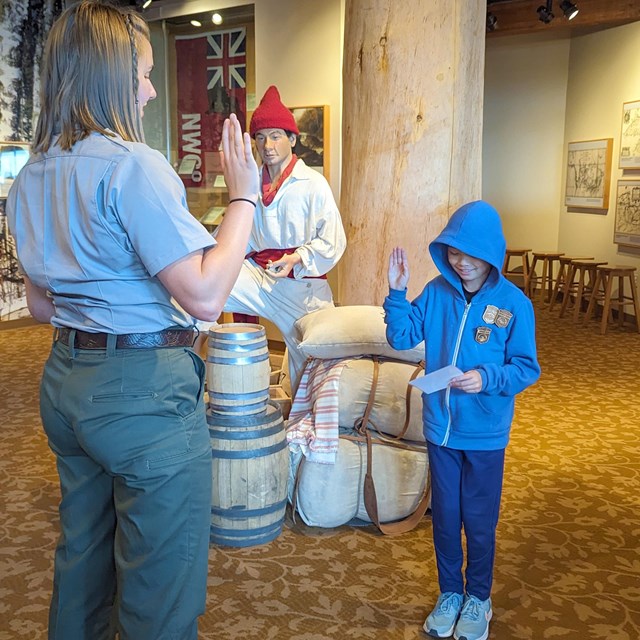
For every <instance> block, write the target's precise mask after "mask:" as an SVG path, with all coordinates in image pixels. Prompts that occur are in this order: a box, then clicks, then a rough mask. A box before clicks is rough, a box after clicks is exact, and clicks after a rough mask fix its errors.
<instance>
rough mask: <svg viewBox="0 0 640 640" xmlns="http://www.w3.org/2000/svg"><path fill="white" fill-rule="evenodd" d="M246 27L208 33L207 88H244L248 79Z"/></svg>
mask: <svg viewBox="0 0 640 640" xmlns="http://www.w3.org/2000/svg"><path fill="white" fill-rule="evenodd" d="M246 44H247V34H246V30H245V28H244V27H240V28H237V29H229V30H228V31H216V32H215V33H210V34H209V35H207V89H209V90H210V89H215V88H216V87H220V88H223V87H224V88H225V89H227V91H228V90H231V89H244V88H245V86H246V80H247V75H246V74H247V57H246Z"/></svg>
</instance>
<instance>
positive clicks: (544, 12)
mask: <svg viewBox="0 0 640 640" xmlns="http://www.w3.org/2000/svg"><path fill="white" fill-rule="evenodd" d="M552 4H553V0H547V4H546V6H545V5H540V6H539V7H538V20H540V22H544V23H545V24H549V23H550V22H551V21H552V20H553V12H552V11H551V5H552Z"/></svg>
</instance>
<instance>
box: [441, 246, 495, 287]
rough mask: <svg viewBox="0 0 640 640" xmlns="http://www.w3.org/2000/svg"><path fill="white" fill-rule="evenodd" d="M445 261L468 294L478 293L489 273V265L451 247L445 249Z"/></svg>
mask: <svg viewBox="0 0 640 640" xmlns="http://www.w3.org/2000/svg"><path fill="white" fill-rule="evenodd" d="M447 259H448V260H449V264H450V265H451V268H452V269H453V270H454V271H455V272H456V273H457V274H458V276H459V277H460V280H462V285H463V286H464V288H465V289H466V290H467V291H469V292H470V293H474V292H475V291H478V290H479V289H480V287H481V286H482V285H483V284H484V281H485V280H486V279H487V276H488V275H489V272H490V271H491V265H490V264H489V263H488V262H485V261H484V260H481V259H480V258H474V257H473V256H470V255H467V254H466V253H462V251H458V250H457V249H454V248H453V247H448V248H447Z"/></svg>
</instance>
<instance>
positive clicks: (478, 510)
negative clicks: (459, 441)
mask: <svg viewBox="0 0 640 640" xmlns="http://www.w3.org/2000/svg"><path fill="white" fill-rule="evenodd" d="M427 448H428V452H429V466H430V470H431V487H432V500H431V510H432V514H433V544H434V547H435V552H436V563H437V566H438V581H439V584H440V591H441V592H442V593H445V592H447V591H454V592H456V593H465V592H466V593H468V594H470V595H474V596H476V597H477V598H480V600H486V599H487V598H488V597H489V596H490V595H491V584H492V582H493V561H494V557H495V548H496V527H497V526H498V515H499V513H500V498H501V495H502V477H503V471H504V449H499V450H496V451H459V450H457V449H448V448H446V447H440V446H438V445H435V444H432V443H431V442H428V443H427ZM462 528H464V533H465V537H466V540H467V566H466V569H465V576H464V578H466V589H465V579H464V578H463V575H462V564H463V552H462V531H461V530H462Z"/></svg>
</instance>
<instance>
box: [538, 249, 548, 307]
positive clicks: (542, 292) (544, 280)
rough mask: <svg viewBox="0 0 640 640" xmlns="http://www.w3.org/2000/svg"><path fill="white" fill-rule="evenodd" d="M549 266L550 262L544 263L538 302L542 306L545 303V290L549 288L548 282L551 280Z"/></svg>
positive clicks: (544, 261) (545, 261)
mask: <svg viewBox="0 0 640 640" xmlns="http://www.w3.org/2000/svg"><path fill="white" fill-rule="evenodd" d="M548 265H549V261H548V260H543V261H542V275H541V276H540V293H539V294H538V301H539V302H540V304H542V303H544V295H545V289H546V287H547V280H548V278H549V275H548Z"/></svg>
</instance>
